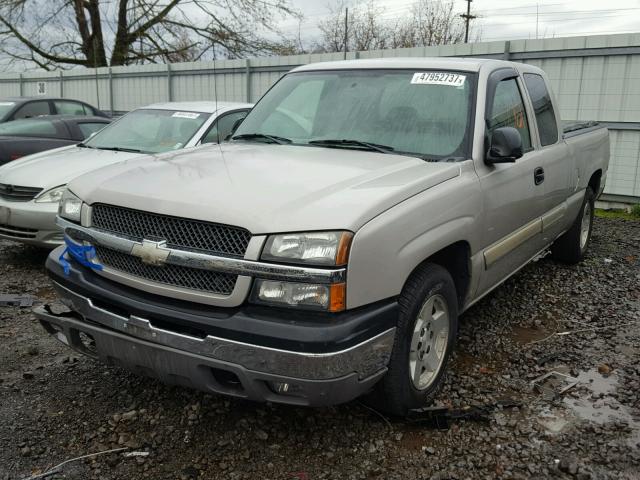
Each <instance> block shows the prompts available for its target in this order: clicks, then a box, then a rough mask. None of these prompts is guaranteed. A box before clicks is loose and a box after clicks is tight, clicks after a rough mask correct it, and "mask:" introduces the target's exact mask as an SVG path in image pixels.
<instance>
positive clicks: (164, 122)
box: [84, 109, 211, 153]
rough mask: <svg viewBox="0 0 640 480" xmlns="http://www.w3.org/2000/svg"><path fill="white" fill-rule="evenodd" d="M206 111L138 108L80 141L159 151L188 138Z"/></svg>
mask: <svg viewBox="0 0 640 480" xmlns="http://www.w3.org/2000/svg"><path fill="white" fill-rule="evenodd" d="M210 115H211V114H210V113H198V112H182V111H177V110H154V109H139V110H134V111H133V112H130V113H128V114H126V115H125V116H124V117H122V118H121V119H120V120H118V121H117V122H115V123H112V124H110V125H108V126H107V127H105V128H104V129H102V130H100V131H99V132H98V133H96V134H95V135H94V136H93V137H91V139H89V140H87V141H86V142H85V143H84V145H85V146H87V147H91V148H101V149H109V150H114V149H115V150H118V149H122V150H134V151H141V152H144V153H161V152H167V151H169V150H178V149H180V148H184V146H185V145H186V144H187V142H189V140H191V138H192V137H193V136H194V135H195V133H196V132H197V131H198V130H199V129H200V127H201V126H202V124H203V123H204V122H205V120H206V119H207V118H209V116H210Z"/></svg>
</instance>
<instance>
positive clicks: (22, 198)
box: [0, 183, 42, 202]
mask: <svg viewBox="0 0 640 480" xmlns="http://www.w3.org/2000/svg"><path fill="white" fill-rule="evenodd" d="M41 191H42V189H41V188H37V187H21V186H19V185H9V184H6V183H0V198H3V199H5V200H10V201H13V202H28V201H29V200H33V199H34V198H36V196H37V195H38V194H39V193H40V192H41Z"/></svg>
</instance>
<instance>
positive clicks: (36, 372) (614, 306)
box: [0, 218, 640, 480]
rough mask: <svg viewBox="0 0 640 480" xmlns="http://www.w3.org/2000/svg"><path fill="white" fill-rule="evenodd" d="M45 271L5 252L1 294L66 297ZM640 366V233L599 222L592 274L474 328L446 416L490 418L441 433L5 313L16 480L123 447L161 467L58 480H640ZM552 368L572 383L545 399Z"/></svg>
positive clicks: (538, 278) (460, 354) (90, 469)
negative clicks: (114, 347)
mask: <svg viewBox="0 0 640 480" xmlns="http://www.w3.org/2000/svg"><path fill="white" fill-rule="evenodd" d="M45 257H46V252H42V251H39V250H35V249H31V248H27V247H23V246H21V245H18V244H14V243H10V242H0V293H20V294H22V293H25V294H31V295H34V296H36V297H37V298H38V301H39V302H50V301H52V300H53V299H54V298H55V295H54V293H53V291H52V289H51V288H50V286H49V284H48V281H47V278H46V276H45V274H44V268H43V263H44V259H45ZM639 360H640V222H637V221H636V222H634V221H626V220H617V219H604V218H598V219H596V222H595V226H594V233H593V238H592V245H591V249H590V251H589V253H588V255H587V258H586V259H585V260H584V261H583V262H582V263H581V264H580V265H577V266H574V267H567V266H564V265H559V264H557V263H555V262H553V261H552V260H550V259H549V258H548V257H547V258H544V259H542V260H540V261H538V262H536V263H533V264H531V265H529V266H527V267H525V268H524V269H523V270H522V271H521V272H520V273H518V274H517V275H515V276H514V277H513V278H512V279H510V280H509V281H507V282H506V283H505V284H504V285H503V286H501V287H500V288H498V289H497V290H496V291H495V292H493V293H492V294H490V295H489V296H487V297H486V298H485V299H484V300H482V301H481V302H480V303H478V304H477V305H475V306H474V307H472V308H471V309H470V310H469V311H468V312H466V313H465V314H464V315H463V317H462V322H461V329H460V333H459V341H458V347H457V353H456V355H455V357H454V360H453V362H452V364H451V365H450V368H449V370H450V372H449V377H448V380H447V383H446V385H445V388H444V389H443V391H442V392H441V393H440V395H439V396H438V399H437V405H440V406H444V407H448V408H452V409H460V408H463V407H469V406H480V407H483V408H482V410H481V411H480V412H479V413H478V415H475V418H472V419H450V420H449V422H448V425H446V426H445V425H442V423H441V422H440V426H441V427H448V428H442V429H436V428H434V421H433V417H432V416H431V417H428V418H427V415H426V414H423V415H422V416H420V418H417V419H416V420H423V421H408V420H406V419H390V418H385V417H383V416H382V415H380V414H379V413H377V412H375V411H373V410H371V409H370V408H369V407H367V406H366V405H365V404H363V403H361V402H360V401H355V402H352V403H350V404H347V405H341V406H337V407H333V408H325V409H305V408H294V407H290V406H281V405H270V404H266V405H264V404H255V403H250V402H245V401H240V400H234V399H229V398H225V397H220V396H212V395H207V394H203V393H200V392H195V391H191V390H187V389H183V388H177V387H168V386H165V385H162V384H160V383H159V382H157V381H155V380H153V379H147V378H141V377H138V376H135V375H133V374H130V373H128V372H126V371H124V370H120V369H118V368H113V367H107V366H104V365H102V364H99V363H95V362H94V361H92V360H90V359H87V358H84V357H82V356H79V355H77V354H75V353H74V352H72V351H70V350H68V349H67V348H66V347H65V346H63V345H62V344H59V343H57V342H56V341H55V340H53V339H52V338H50V337H49V336H48V335H47V334H45V333H44V331H43V330H42V328H41V327H40V326H39V324H38V323H37V322H36V320H35V318H34V316H33V315H32V314H31V312H30V309H28V308H18V307H0V479H7V480H8V479H12V480H13V479H22V478H28V477H29V476H31V475H36V474H39V473H42V472H44V471H46V470H47V469H48V468H51V467H52V466H55V465H57V464H59V463H61V462H63V461H65V460H68V459H72V458H75V457H78V456H82V455H87V454H91V453H96V452H103V451H106V450H110V449H114V448H126V449H127V450H126V451H124V452H145V453H143V454H140V455H145V456H130V457H126V456H124V454H123V452H122V451H121V452H115V453H107V454H103V455H100V456H95V457H91V458H88V459H85V460H80V461H74V462H70V463H68V464H67V465H65V466H64V467H63V468H62V469H61V470H60V472H59V473H57V474H56V475H54V476H53V477H49V478H59V479H63V478H64V479H86V478H96V479H124V478H128V479H138V478H150V479H154V480H155V479H196V478H206V479H302V480H315V479H340V480H342V479H370V478H380V479H443V480H444V479H484V478H487V479H492V478H515V479H518V478H579V479H589V478H593V479H608V478H612V479H613V478H615V479H636V478H640V400H639V395H638V391H639V390H640V361H639ZM550 372H558V373H559V374H564V375H568V377H569V378H566V377H561V376H560V375H558V376H556V378H559V379H563V382H562V383H559V382H555V383H554V382H553V381H551V380H548V381H546V382H542V384H541V386H540V387H539V388H535V387H534V385H533V384H532V381H533V380H535V379H537V378H539V377H541V376H542V375H544V374H546V373H550ZM576 382H577V384H575V383H576ZM573 384H575V385H573ZM571 385H573V386H571ZM565 387H570V388H568V389H567V390H566V391H564V392H562V390H563V389H565ZM561 392H562V393H561ZM514 405H517V406H514ZM503 406H507V407H506V408H503ZM461 413H465V412H464V411H463V412H461ZM467 413H468V412H467ZM438 418H439V417H438ZM439 420H441V419H440V418H439Z"/></svg>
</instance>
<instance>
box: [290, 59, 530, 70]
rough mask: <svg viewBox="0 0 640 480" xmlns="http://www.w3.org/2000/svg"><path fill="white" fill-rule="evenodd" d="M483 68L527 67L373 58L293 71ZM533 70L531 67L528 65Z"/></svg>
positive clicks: (505, 63)
mask: <svg viewBox="0 0 640 480" xmlns="http://www.w3.org/2000/svg"><path fill="white" fill-rule="evenodd" d="M483 67H489V68H492V69H494V68H500V67H512V68H513V67H517V68H518V69H522V68H521V67H525V65H524V64H520V63H515V62H508V61H505V60H493V59H488V58H450V57H393V58H371V59H361V60H340V61H336V62H321V63H311V64H309V65H303V66H301V67H298V68H296V69H294V70H292V71H294V72H304V71H312V70H348V69H352V70H361V69H380V68H391V69H395V68H397V69H416V70H425V69H430V70H434V69H435V70H462V71H466V72H479V71H480V70H481V69H482V68H483ZM526 67H528V68H527V69H531V68H533V67H531V66H530V65H526Z"/></svg>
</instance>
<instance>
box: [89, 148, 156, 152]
mask: <svg viewBox="0 0 640 480" xmlns="http://www.w3.org/2000/svg"><path fill="white" fill-rule="evenodd" d="M89 148H97V149H98V150H112V151H114V152H130V153H145V152H143V151H142V150H138V149H136V148H126V147H89Z"/></svg>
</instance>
